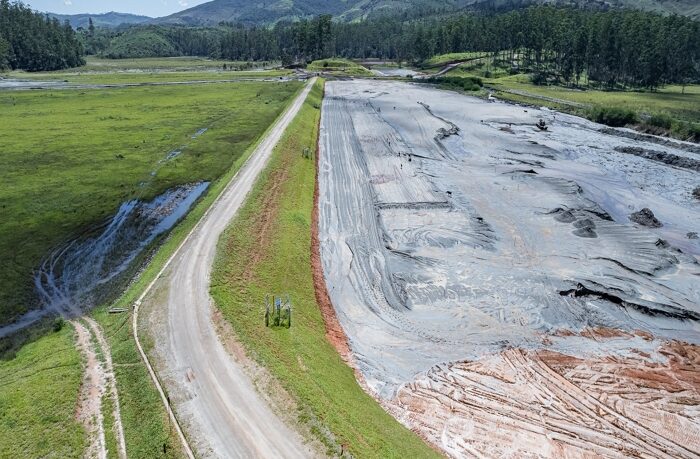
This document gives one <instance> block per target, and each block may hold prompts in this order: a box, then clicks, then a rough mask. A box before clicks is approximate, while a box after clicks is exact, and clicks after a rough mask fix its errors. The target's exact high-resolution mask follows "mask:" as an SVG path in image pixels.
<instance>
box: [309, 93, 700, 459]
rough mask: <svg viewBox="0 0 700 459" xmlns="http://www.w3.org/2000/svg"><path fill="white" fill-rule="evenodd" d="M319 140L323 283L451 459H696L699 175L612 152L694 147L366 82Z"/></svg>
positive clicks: (331, 105) (408, 417) (374, 383)
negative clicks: (539, 124) (669, 379)
mask: <svg viewBox="0 0 700 459" xmlns="http://www.w3.org/2000/svg"><path fill="white" fill-rule="evenodd" d="M540 118H542V119H544V120H545V121H547V123H548V124H549V125H550V126H551V127H550V129H549V131H547V132H540V131H538V130H537V129H535V128H534V127H533V126H534V123H535V122H536V121H537V120H538V119H540ZM320 145H321V156H320V174H319V187H320V196H321V199H320V201H319V210H320V221H319V232H320V234H319V236H320V241H321V257H322V262H323V269H324V274H325V278H326V281H327V284H328V292H329V294H330V298H331V300H332V302H333V305H334V307H335V309H336V312H337V315H338V319H339V320H340V323H341V325H342V326H343V328H344V330H345V331H346V333H347V335H348V339H349V342H350V346H351V349H352V352H353V354H354V361H356V362H357V365H358V367H359V370H360V371H361V372H362V374H363V376H364V378H365V380H366V381H367V384H368V385H369V387H370V388H371V390H372V391H374V392H375V393H376V394H377V395H378V396H379V397H380V399H381V400H382V401H383V403H384V404H385V406H387V407H388V408H389V409H390V411H392V412H393V413H394V415H395V416H397V418H399V419H400V420H401V421H402V422H404V423H405V424H406V425H408V426H409V427H411V428H413V429H414V430H416V431H418V432H420V433H421V434H422V435H424V436H425V437H427V438H429V439H431V441H432V442H434V443H435V444H436V445H438V446H439V447H440V448H442V449H443V450H444V451H445V452H447V453H448V454H450V455H452V456H470V455H486V456H491V457H503V456H504V455H505V456H508V455H511V456H517V457H522V456H523V455H526V456H531V457H562V456H567V457H585V456H586V455H587V454H598V455H603V456H611V457H614V456H619V455H632V454H637V455H639V456H642V457H644V456H648V457H663V456H664V455H670V456H675V457H697V455H698V453H700V447H699V446H698V445H697V444H695V443H694V442H693V441H689V440H688V438H691V437H692V438H698V436H700V419H699V416H698V412H697V408H696V407H697V405H698V400H699V399H698V386H697V384H693V383H692V381H696V382H697V374H698V362H697V359H695V360H693V358H692V355H693V352H696V349H697V348H695V347H693V346H692V344H698V343H700V333H699V332H700V326H699V325H698V319H700V288H698V285H699V284H700V278H699V277H698V276H699V275H700V265H699V264H698V257H700V244H698V241H697V240H692V239H689V238H688V237H687V234H688V233H689V232H694V231H697V230H698V228H700V212H698V210H699V209H698V203H697V201H695V200H694V199H693V198H692V190H693V189H694V187H695V186H697V185H698V176H697V173H696V172H695V171H691V170H688V169H687V168H685V169H684V168H680V167H674V166H673V165H672V164H666V163H664V162H661V161H655V160H653V159H649V158H646V157H644V156H636V155H630V154H624V153H620V152H619V150H620V149H625V148H632V147H636V148H644V149H647V150H653V151H655V152H663V153H665V154H668V155H674V156H675V157H679V158H688V159H689V160H695V159H698V155H697V154H696V153H694V152H692V151H690V150H689V149H688V148H686V147H680V148H678V147H676V146H675V144H674V143H666V144H658V143H650V142H648V141H645V140H640V139H633V138H627V137H623V136H618V135H610V134H607V133H604V132H601V126H599V125H596V124H594V123H590V122H588V121H585V120H582V119H580V118H576V117H571V116H567V115H563V114H560V113H555V112H551V111H548V110H534V109H529V108H523V107H518V106H514V105H509V104H502V103H491V104H490V103H487V102H485V101H482V100H479V99H475V98H470V97H466V96H462V95H457V94H455V93H451V92H445V91H438V90H435V89H431V88H428V87H425V86H419V85H413V84H408V83H398V82H377V81H373V82H365V81H352V82H329V83H328V84H327V97H326V99H325V100H324V107H323V115H322V128H321V140H320ZM616 149H617V150H618V151H616ZM643 208H649V209H651V210H652V211H653V212H654V215H655V217H656V218H658V220H659V221H660V222H661V223H662V224H663V226H662V227H659V228H649V227H645V226H642V225H638V224H635V223H634V222H632V221H631V220H630V218H629V216H630V215H631V214H632V213H634V212H637V211H639V210H641V209H643ZM590 329H596V330H598V331H599V332H597V333H594V334H592V333H590V332H586V331H587V330H590ZM617 330H621V331H622V332H618V331H617ZM670 340H681V341H684V342H686V343H689V344H688V345H684V346H680V349H682V351H680V352H677V353H676V354H675V355H676V357H674V358H676V360H677V361H675V363H674V360H673V358H672V357H671V356H670V355H669V354H668V353H665V352H664V351H663V350H664V349H668V347H669V346H670V345H669V344H668V342H669V341H670ZM678 355H680V357H678ZM689 355H690V357H689ZM552 356H555V357H552ZM679 359H680V360H679ZM678 361H680V362H681V363H678ZM561 362H564V363H561ZM674 365H675V367H674ZM679 365H680V366H681V367H683V368H684V370H683V372H681V373H679V374H680V375H681V376H677V377H676V380H677V381H676V382H678V381H683V384H681V383H680V382H679V383H678V384H681V385H680V386H678V387H676V386H674V387H673V390H670V389H669V387H664V386H663V385H658V384H656V383H655V381H656V380H657V379H658V378H657V376H656V375H657V373H658V372H659V371H661V372H662V373H663V372H664V371H666V372H669V371H671V369H672V368H677V367H678V366H679ZM660 369H663V370H660ZM652 370H653V371H652ZM674 374H675V373H674ZM611 375H613V376H611ZM514 407H515V408H514ZM517 407H520V408H519V409H520V411H518V409H516V408H517ZM588 445H593V446H590V448H589V446H588Z"/></svg>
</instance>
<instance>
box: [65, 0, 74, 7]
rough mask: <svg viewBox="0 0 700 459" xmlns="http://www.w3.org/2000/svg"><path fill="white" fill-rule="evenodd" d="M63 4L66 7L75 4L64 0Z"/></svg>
mask: <svg viewBox="0 0 700 459" xmlns="http://www.w3.org/2000/svg"><path fill="white" fill-rule="evenodd" d="M63 4H64V5H66V6H71V5H72V4H73V2H71V1H70V0H63Z"/></svg>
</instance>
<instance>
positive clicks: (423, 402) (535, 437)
mask: <svg viewBox="0 0 700 459" xmlns="http://www.w3.org/2000/svg"><path fill="white" fill-rule="evenodd" d="M660 352H662V353H665V354H667V355H668V356H669V357H668V362H666V363H663V364H661V363H656V362H653V361H650V359H648V358H645V357H643V356H640V357H639V358H625V359H621V358H615V357H606V358H590V359H581V358H576V357H571V356H568V355H564V354H561V353H558V352H551V351H547V350H539V351H524V350H521V349H509V350H506V351H503V352H501V353H499V354H495V355H490V356H487V357H484V358H482V359H479V360H477V361H465V362H456V363H449V364H444V365H436V366H434V367H433V368H431V369H430V370H428V371H427V372H425V373H423V374H421V375H419V376H418V377H417V378H416V379H415V380H414V381H412V382H410V383H408V384H406V385H404V386H403V387H401V388H400V389H399V391H398V392H397V395H396V397H395V398H393V399H392V400H391V401H390V402H389V403H388V404H387V405H388V406H387V407H388V409H389V410H390V411H392V413H393V414H394V415H395V416H397V417H398V419H399V420H400V421H401V422H403V423H404V424H405V425H407V426H408V427H410V428H411V429H412V430H414V431H416V432H417V433H420V434H421V435H423V436H424V437H426V438H427V439H428V440H429V441H430V442H431V443H433V444H436V445H439V446H440V447H441V449H443V451H445V452H446V453H447V454H448V455H450V456H453V457H463V456H465V455H467V456H472V455H473V456H477V457H481V456H485V457H533V458H540V457H567V458H586V457H623V456H625V457H629V456H633V457H676V458H681V457H682V458H692V457H698V455H699V454H700V391H699V390H698V388H699V386H698V378H700V372H699V371H698V356H699V355H700V354H699V349H698V347H697V346H693V345H689V344H684V343H677V342H674V343H669V344H667V345H665V346H663V348H662V349H660Z"/></svg>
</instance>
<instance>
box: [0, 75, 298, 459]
mask: <svg viewBox="0 0 700 459" xmlns="http://www.w3.org/2000/svg"><path fill="white" fill-rule="evenodd" d="M300 88H301V83H299V82H287V83H274V82H241V83H221V84H215V85H185V86H153V87H150V86H149V87H133V88H122V89H100V90H96V89H93V90H60V91H6V92H0V125H2V126H3V128H4V129H5V128H6V129H7V130H4V131H3V132H4V133H9V134H5V135H4V136H3V137H2V138H0V152H1V153H2V155H3V160H4V167H3V168H2V169H0V180H2V183H3V184H6V186H4V187H2V188H1V189H0V211H1V212H2V215H3V218H2V219H0V253H2V254H3V255H4V257H5V259H7V260H10V262H9V263H5V264H4V265H3V266H2V267H0V323H3V322H7V321H8V320H11V318H12V317H15V316H17V315H18V314H21V313H23V312H25V311H27V310H28V309H30V308H31V307H33V306H35V305H36V303H35V299H34V295H33V289H32V279H31V274H32V271H33V269H34V268H35V267H36V266H37V265H38V263H40V261H41V260H42V259H43V257H45V256H46V254H47V253H48V252H49V251H50V250H51V249H52V248H54V247H56V246H57V245H59V244H61V243H62V242H64V241H66V240H67V239H68V238H70V237H72V236H74V235H76V234H78V233H80V232H81V231H82V230H84V229H85V228H86V227H88V226H90V225H93V224H95V223H99V222H101V221H104V219H106V218H108V217H109V216H111V215H112V214H113V213H114V212H115V211H116V209H117V208H118V206H119V205H120V203H121V202H123V201H124V200H128V199H133V198H141V199H150V198H152V197H154V196H156V195H158V194H160V193H161V192H163V191H164V190H166V189H168V188H170V187H172V186H175V185H178V184H183V183H192V182H196V181H202V180H206V181H212V185H211V186H210V189H209V191H208V193H207V194H206V195H205V196H204V197H203V198H202V199H201V200H200V202H199V203H198V204H197V205H196V206H195V207H194V209H193V210H192V211H191V213H190V215H188V216H187V217H186V218H185V220H184V221H183V222H182V223H181V224H180V225H178V226H177V227H176V228H175V229H174V230H173V231H172V232H171V235H170V237H169V238H168V239H167V240H166V241H165V242H164V244H163V246H161V247H160V249H158V250H157V251H156V252H155V253H154V254H153V258H152V259H151V262H150V264H149V266H148V267H147V268H146V269H145V271H144V272H143V273H142V274H141V275H140V276H139V277H138V278H137V280H136V281H135V282H134V284H133V285H132V286H131V287H130V288H129V289H128V290H127V291H126V292H125V294H124V295H123V296H122V297H121V299H120V300H118V301H117V302H116V304H118V305H120V306H124V307H127V308H128V307H129V306H130V304H131V303H132V302H133V298H134V296H137V295H138V292H140V291H141V289H143V286H144V284H145V283H147V282H148V281H150V279H152V278H153V276H154V274H155V272H157V270H158V269H160V266H162V264H163V263H164V260H165V259H166V258H167V257H168V256H169V254H170V253H172V251H173V250H174V248H175V247H176V246H177V244H178V243H179V241H180V240H181V239H182V238H183V237H184V235H185V234H186V231H187V230H188V229H189V228H191V227H192V225H193V224H194V223H195V222H196V220H197V219H198V218H199V217H201V215H202V213H203V212H204V210H205V209H206V207H207V206H208V205H209V204H210V203H211V201H212V200H213V199H214V198H215V196H216V194H218V193H219V192H220V191H221V189H222V188H223V184H225V182H227V181H228V180H229V179H230V178H231V176H232V175H233V174H234V173H235V172H236V171H237V170H238V169H239V168H240V167H241V165H242V164H243V162H244V161H245V159H246V158H247V157H248V155H249V154H250V152H251V151H252V148H253V146H254V145H255V144H256V143H257V141H258V140H259V139H260V138H261V137H262V135H263V134H264V133H265V131H266V130H267V129H268V127H269V126H270V124H271V123H272V122H273V121H274V120H275V119H276V118H277V117H278V116H279V114H280V113H281V112H282V111H283V110H284V109H285V108H286V106H287V105H288V103H289V102H290V100H291V99H292V97H293V96H294V95H295V94H296V93H297V92H298V91H299V89H300ZM204 128H207V129H208V130H207V131H206V132H205V133H204V134H202V135H200V136H197V137H196V138H193V135H194V134H195V133H196V132H197V131H199V130H200V129H204ZM175 150H178V151H181V154H180V155H178V156H177V157H175V158H172V159H170V160H166V159H165V158H166V157H167V156H168V154H169V153H170V152H173V151H175ZM116 293H118V292H115V294H116ZM107 306H108V305H104V306H101V307H99V308H97V309H96V310H95V311H94V312H93V314H92V315H93V316H94V317H95V318H96V319H97V320H98V322H99V323H100V324H101V326H102V328H103V329H104V332H105V336H106V338H107V341H108V343H109V345H110V347H111V355H112V360H113V363H114V371H115V376H116V380H117V386H118V390H119V398H120V405H121V416H122V422H123V425H124V433H125V438H126V446H127V452H128V454H129V457H143V458H146V457H148V458H151V457H180V456H181V451H180V449H179V443H178V440H177V438H176V437H175V436H174V433H173V430H172V427H171V426H170V424H169V420H168V418H167V416H166V415H165V412H164V410H163V407H162V404H161V401H160V398H159V396H158V393H157V392H156V390H155V387H154V386H153V384H152V382H151V380H150V377H149V375H148V373H147V371H146V368H145V366H144V365H143V362H142V361H141V358H140V356H139V355H138V353H137V351H136V347H135V344H134V340H133V337H132V328H131V315H130V314H108V313H107ZM144 344H145V346H146V347H148V346H149V345H150V343H149V342H148V341H146V342H145V343H144ZM82 367H83V364H82V359H81V356H80V353H79V352H78V350H77V349H76V348H75V343H74V337H73V328H72V327H71V326H70V325H69V324H67V323H66V324H65V325H64V326H63V328H62V329H61V330H60V331H59V332H52V331H49V330H48V329H47V327H45V326H39V327H33V328H30V329H27V330H25V331H23V332H22V333H21V334H19V335H18V336H17V337H15V338H14V339H4V340H0V438H2V439H3V440H4V439H8V438H9V439H12V441H8V442H5V441H0V457H60V458H64V457H83V455H84V448H85V446H86V445H87V439H86V432H85V430H84V428H83V426H82V425H81V424H80V423H79V422H78V421H77V420H76V418H75V409H76V402H77V396H78V392H79V387H80V382H81V379H82ZM103 403H104V404H105V405H103V414H104V416H105V430H106V439H107V445H108V447H109V457H116V447H115V439H114V434H113V433H112V432H111V426H112V425H113V419H111V415H110V412H109V411H110V410H109V406H110V403H111V401H110V400H109V399H106V398H105V399H103Z"/></svg>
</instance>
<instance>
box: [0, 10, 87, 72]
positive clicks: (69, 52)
mask: <svg viewBox="0 0 700 459" xmlns="http://www.w3.org/2000/svg"><path fill="white" fill-rule="evenodd" d="M82 55H83V48H82V45H81V43H80V41H79V40H78V38H77V36H76V34H75V32H74V31H73V29H72V28H71V26H70V24H68V23H64V24H61V23H60V22H58V20H56V19H51V18H49V17H48V16H44V15H42V14H39V13H36V12H34V11H32V10H31V9H30V8H28V7H26V6H24V5H23V4H22V3H19V2H18V3H10V1H9V0H0V69H6V68H9V69H23V70H29V71H40V70H59V69H64V68H69V67H77V66H79V65H83V64H84V63H85V62H84V61H83V57H82Z"/></svg>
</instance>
